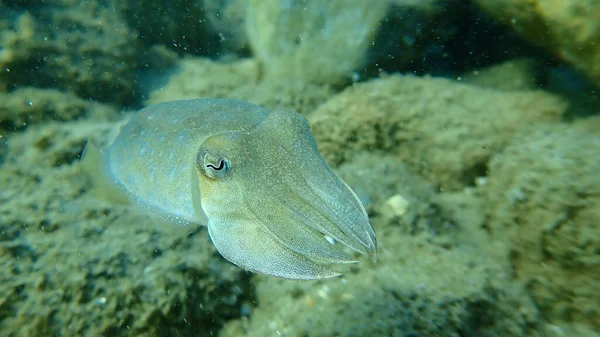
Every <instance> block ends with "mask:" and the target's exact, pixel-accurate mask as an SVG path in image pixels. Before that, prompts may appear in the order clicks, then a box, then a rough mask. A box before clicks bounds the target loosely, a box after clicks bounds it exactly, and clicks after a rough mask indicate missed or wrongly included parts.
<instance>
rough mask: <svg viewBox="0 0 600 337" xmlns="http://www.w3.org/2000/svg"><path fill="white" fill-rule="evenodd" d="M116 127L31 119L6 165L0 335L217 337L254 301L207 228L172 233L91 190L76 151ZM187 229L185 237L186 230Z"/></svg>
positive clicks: (0, 178)
mask: <svg viewBox="0 0 600 337" xmlns="http://www.w3.org/2000/svg"><path fill="white" fill-rule="evenodd" d="M112 126H113V125H112V123H99V122H98V121H93V122H92V121H77V122H68V123H64V122H63V123H61V124H56V123H49V124H48V125H46V126H40V125H34V126H32V127H30V128H28V129H26V130H25V131H24V132H21V133H18V134H13V135H12V136H11V137H10V138H9V140H8V144H9V153H8V156H7V158H6V160H5V163H4V164H3V165H2V166H0V185H1V186H2V189H0V266H2V270H3V272H2V273H0V331H2V333H1V334H2V335H3V336H108V335H110V336H131V335H136V336H148V337H150V336H159V335H160V336H192V335H193V336H206V337H208V336H213V335H215V334H216V332H217V331H218V330H219V328H220V326H221V325H222V324H223V323H224V321H226V320H228V319H230V318H234V317H239V316H240V315H241V314H242V306H243V305H244V303H245V302H246V301H249V300H250V299H249V296H250V294H251V292H250V291H249V289H248V285H249V283H248V280H247V277H248V274H247V273H245V272H243V271H242V270H240V269H239V268H237V267H235V266H233V265H231V264H229V263H227V262H225V261H224V260H223V259H221V258H220V257H218V254H217V253H216V250H215V249H214V247H213V245H212V244H211V243H210V240H209V238H208V235H207V233H206V232H205V231H204V230H199V231H196V232H195V233H193V234H189V232H190V230H183V231H181V233H170V234H166V233H165V232H163V231H162V230H161V229H160V228H161V227H157V226H156V224H154V223H153V222H152V221H151V220H150V219H148V218H147V217H145V216H140V215H138V214H137V213H136V212H134V211H133V210H132V209H131V207H130V206H128V205H119V204H114V203H112V204H111V203H105V202H103V201H101V200H98V199H97V198H94V197H91V196H90V195H89V193H87V191H89V187H90V182H89V179H88V177H87V176H86V175H84V174H82V172H81V170H80V162H79V157H80V154H81V152H82V150H83V147H84V145H85V143H86V138H87V137H88V136H90V135H100V134H102V133H103V132H105V131H107V130H108V129H109V128H111V127H112ZM186 234H189V235H186Z"/></svg>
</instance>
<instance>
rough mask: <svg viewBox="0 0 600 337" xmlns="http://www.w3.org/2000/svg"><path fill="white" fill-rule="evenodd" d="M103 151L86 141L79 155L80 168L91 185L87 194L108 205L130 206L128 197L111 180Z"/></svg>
mask: <svg viewBox="0 0 600 337" xmlns="http://www.w3.org/2000/svg"><path fill="white" fill-rule="evenodd" d="M104 151H105V149H103V148H102V147H100V146H98V145H96V144H94V143H93V142H92V141H88V143H87V145H86V146H85V148H84V150H83V153H82V155H81V168H82V170H83V172H84V173H85V174H87V176H88V177H89V178H90V179H91V183H92V184H91V185H92V186H91V187H90V189H89V192H90V193H91V194H92V195H93V196H95V197H98V198H100V199H102V200H104V201H106V202H109V203H119V204H131V200H130V199H129V197H128V196H127V195H126V194H125V193H124V192H123V191H121V190H120V189H119V187H118V186H117V184H116V183H115V181H114V179H111V177H110V175H109V172H108V167H107V165H106V156H105V155H104Z"/></svg>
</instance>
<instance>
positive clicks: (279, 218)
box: [84, 99, 377, 279]
mask: <svg viewBox="0 0 600 337" xmlns="http://www.w3.org/2000/svg"><path fill="white" fill-rule="evenodd" d="M90 147H91V148H92V149H91V150H90V149H88V150H87V151H86V154H85V155H84V160H86V159H87V158H85V157H91V158H93V159H90V161H91V162H94V163H95V164H93V166H94V167H95V169H96V170H98V171H96V172H94V173H93V174H94V175H100V176H103V179H104V181H105V182H108V183H109V184H111V185H113V187H114V188H115V190H117V191H119V193H122V195H123V196H126V197H127V199H128V200H130V202H131V203H132V204H135V205H137V206H138V207H139V209H140V210H141V211H143V212H144V213H145V214H148V215H149V216H150V217H151V218H154V219H157V220H158V221H160V222H166V223H169V224H171V225H177V226H179V225H189V224H200V225H206V226H207V227H208V233H209V235H210V238H211V240H212V242H213V244H214V245H215V247H216V249H217V250H218V252H219V253H220V254H221V255H222V256H223V257H224V258H225V259H227V260H229V261H230V262H232V263H234V264H236V265H238V266H239V267H241V268H243V269H246V270H249V271H252V272H256V273H261V274H267V275H272V276H277V277H283V278H288V279H321V278H328V277H333V276H337V275H340V273H339V272H337V271H335V270H334V266H335V265H337V264H348V263H355V262H357V261H358V260H357V258H356V257H357V256H360V255H366V256H371V257H374V255H375V252H376V245H377V244H376V238H375V232H374V230H373V227H372V226H371V224H370V221H369V217H368V215H367V212H366V211H365V208H364V207H363V205H362V203H361V201H360V200H359V198H358V197H357V195H356V194H355V193H354V192H353V191H352V189H351V188H350V187H349V186H348V185H347V184H346V183H345V182H344V181H342V180H341V179H340V178H339V177H338V176H337V175H336V174H335V172H334V171H333V170H332V169H331V168H330V167H329V165H328V164H327V163H326V162H325V160H324V158H323V157H322V155H321V154H320V153H319V151H318V149H317V144H316V142H315V139H314V137H313V135H312V130H311V127H310V125H309V123H308V122H307V120H306V119H305V118H304V117H303V116H302V115H300V114H298V113H296V112H293V111H288V110H273V111H271V110H269V109H267V108H264V107H261V106H257V105H254V104H250V103H247V102H241V101H236V100H230V99H200V100H187V101H174V102H167V103H161V104H157V105H152V106H149V107H146V108H144V109H142V110H140V111H138V112H137V113H135V114H133V115H132V117H131V118H130V119H129V120H128V121H127V122H126V124H124V125H123V126H122V127H121V129H120V131H119V133H118V135H117V136H116V138H115V139H114V141H112V143H111V144H110V145H108V146H106V147H104V148H95V147H93V146H88V148H90Z"/></svg>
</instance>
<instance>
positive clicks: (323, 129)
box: [309, 76, 567, 189]
mask: <svg viewBox="0 0 600 337" xmlns="http://www.w3.org/2000/svg"><path fill="white" fill-rule="evenodd" d="M566 107H567V105H566V103H565V102H564V101H562V100H561V99H559V98H557V97H554V96H552V95H550V94H548V93H545V92H542V91H525V92H498V91H494V90H489V89H483V88H479V87H474V86H470V85H465V84H460V83H457V82H453V81H450V80H447V79H441V78H419V77H413V76H389V77H384V78H380V79H376V80H372V81H370V82H366V83H362V84H358V85H355V86H353V87H351V88H348V89H346V90H345V91H343V92H342V93H340V94H338V95H336V96H334V97H332V98H331V99H330V100H329V101H327V102H326V103H324V104H323V105H321V106H320V107H319V108H318V109H317V111H315V112H314V113H313V114H312V115H311V116H310V118H309V120H310V122H311V124H312V126H313V131H314V133H315V137H316V139H317V141H318V143H319V149H320V151H321V152H322V153H323V154H324V156H325V158H327V159H328V160H329V161H330V162H331V163H334V164H339V163H342V162H344V161H346V160H348V159H349V158H351V157H352V156H353V155H354V153H355V152H356V151H357V150H369V151H377V152H380V153H385V152H392V153H394V154H396V155H397V156H398V157H399V158H401V159H402V160H403V161H404V162H405V163H406V164H407V165H408V166H409V167H410V168H411V169H412V170H413V171H414V172H415V173H418V174H420V175H422V176H424V177H426V178H427V179H428V180H430V181H431V182H434V183H436V184H438V185H440V186H441V187H442V188H450V189H456V188H462V187H464V186H469V185H474V184H475V179H476V178H477V177H481V176H485V175H486V174H487V173H486V171H487V166H488V165H489V162H490V160H492V159H493V157H494V155H495V154H496V153H498V152H499V151H501V150H502V149H503V148H504V147H505V146H506V145H507V144H509V143H510V142H511V141H512V137H513V136H514V134H515V133H516V132H518V131H520V130H523V129H527V128H529V127H531V126H532V125H535V124H536V123H539V122H541V121H558V120H560V118H561V116H562V114H563V113H564V111H565V109H566Z"/></svg>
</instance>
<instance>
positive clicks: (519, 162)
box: [485, 124, 600, 330]
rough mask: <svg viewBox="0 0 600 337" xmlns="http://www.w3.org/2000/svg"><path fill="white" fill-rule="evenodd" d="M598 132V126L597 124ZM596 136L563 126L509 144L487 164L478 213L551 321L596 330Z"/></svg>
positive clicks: (599, 269) (599, 232)
mask: <svg viewBox="0 0 600 337" xmlns="http://www.w3.org/2000/svg"><path fill="white" fill-rule="evenodd" d="M596 125H598V124H596ZM599 153H600V137H599V136H598V134H597V132H585V131H584V130H582V129H578V128H573V127H572V126H567V125H555V126H544V127H539V128H538V130H536V131H533V132H531V133H530V134H523V135H519V137H516V138H515V139H514V140H513V141H512V142H511V144H510V145H509V146H507V147H506V149H505V150H504V151H503V153H501V154H499V155H498V156H497V157H496V158H495V159H494V160H492V161H491V162H490V175H489V179H488V184H487V185H486V187H485V191H486V199H485V200H486V203H485V205H486V206H485V210H486V211H487V212H486V213H487V216H488V218H489V224H488V226H489V227H490V230H491V231H492V233H493V235H494V237H495V238H496V239H497V240H501V241H503V242H505V244H506V245H507V246H509V247H510V249H511V254H510V256H511V259H512V264H513V266H514V271H515V276H516V278H517V279H520V280H523V281H524V282H525V283H526V284H527V286H528V288H529V291H530V292H531V294H532V296H533V298H534V300H535V302H536V304H537V306H538V307H539V308H540V309H541V311H542V312H543V314H544V315H545V317H546V319H548V320H549V321H550V322H573V323H579V324H586V325H588V326H591V327H593V328H595V329H596V330H598V329H600V295H599V294H600V256H599V255H598V252H599V251H600V175H599V172H600V156H598V154H599Z"/></svg>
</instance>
